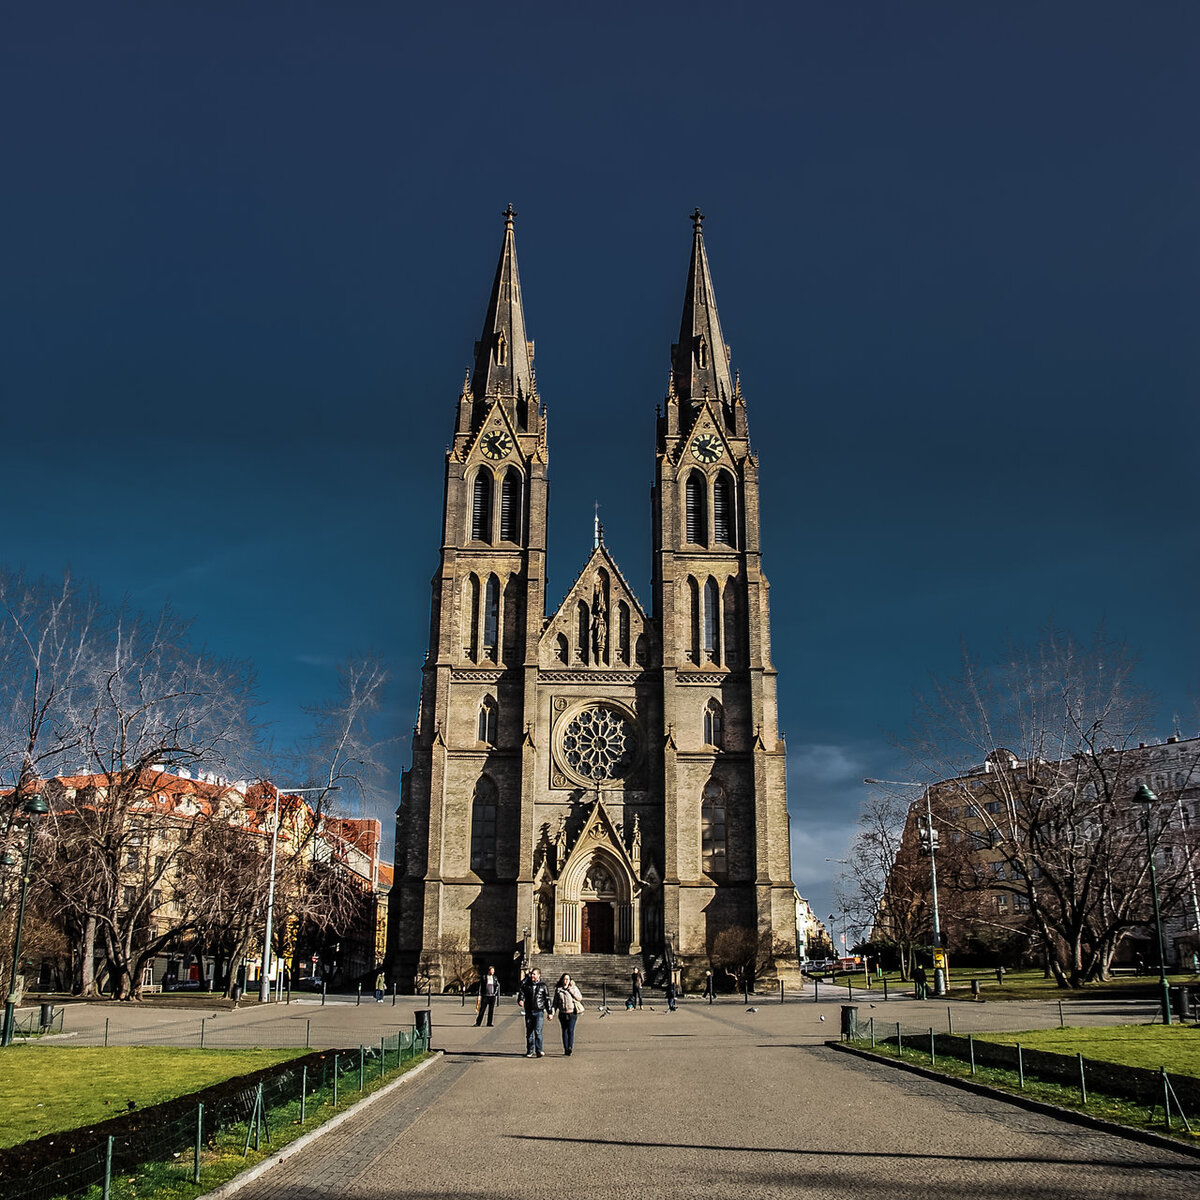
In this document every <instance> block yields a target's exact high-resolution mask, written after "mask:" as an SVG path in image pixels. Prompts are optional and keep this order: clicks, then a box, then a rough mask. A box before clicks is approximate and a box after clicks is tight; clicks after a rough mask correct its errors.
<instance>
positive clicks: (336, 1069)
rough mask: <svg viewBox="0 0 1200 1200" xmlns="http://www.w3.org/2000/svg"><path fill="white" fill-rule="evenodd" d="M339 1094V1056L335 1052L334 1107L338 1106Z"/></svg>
mask: <svg viewBox="0 0 1200 1200" xmlns="http://www.w3.org/2000/svg"><path fill="white" fill-rule="evenodd" d="M337 1094H338V1056H337V1055H336V1054H335V1055H334V1056H333V1107H334V1108H337V1102H338V1101H337Z"/></svg>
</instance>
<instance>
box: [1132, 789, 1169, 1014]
mask: <svg viewBox="0 0 1200 1200" xmlns="http://www.w3.org/2000/svg"><path fill="white" fill-rule="evenodd" d="M1133 798H1134V800H1135V801H1136V802H1137V803H1138V804H1144V805H1145V806H1146V857H1147V858H1148V859H1149V860H1150V890H1151V892H1152V893H1153V894H1154V926H1155V929H1156V931H1157V933H1158V987H1159V991H1160V992H1161V993H1162V1017H1163V1024H1164V1025H1170V1024H1171V992H1170V989H1169V988H1168V987H1167V953H1166V947H1165V944H1164V942H1163V925H1162V909H1161V908H1159V905H1158V875H1157V874H1156V873H1155V870H1154V841H1153V839H1152V838H1151V836H1150V814H1151V812H1152V811H1153V809H1154V805H1156V804H1157V803H1158V797H1157V796H1156V795H1155V794H1154V793H1153V792H1152V791H1151V790H1150V789H1149V788H1148V787H1147V786H1146V785H1145V784H1144V783H1143V784H1142V785H1141V787H1139V788H1138V790H1137V791H1136V792H1134V794H1133Z"/></svg>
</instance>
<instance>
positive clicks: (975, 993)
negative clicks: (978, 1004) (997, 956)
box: [971, 979, 979, 1000]
mask: <svg viewBox="0 0 1200 1200" xmlns="http://www.w3.org/2000/svg"><path fill="white" fill-rule="evenodd" d="M971 999H972V1000H978V999H979V980H978V979H972V980H971Z"/></svg>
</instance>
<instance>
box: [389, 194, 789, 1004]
mask: <svg viewBox="0 0 1200 1200" xmlns="http://www.w3.org/2000/svg"><path fill="white" fill-rule="evenodd" d="M514 215H515V214H514V213H513V212H512V209H511V206H510V208H509V210H508V211H507V212H506V213H505V230H504V238H503V243H502V246H501V251H500V260H499V264H498V266H497V269H496V276H495V281H494V283H493V287H492V293H491V298H490V302H489V304H488V309H487V316H486V318H485V322H484V327H483V334H482V336H481V338H480V340H479V341H478V342H477V343H476V346H475V363H474V370H473V371H470V372H468V375H467V378H466V380H465V381H464V384H463V387H462V391H461V394H460V396H459V398H458V404H457V409H456V412H455V416H454V437H453V442H452V444H451V445H450V447H449V450H448V451H447V455H446V473H445V502H444V512H443V523H442V549H441V560H440V564H439V566H438V570H437V572H436V574H435V576H434V580H433V602H432V615H431V621H430V638H429V652H428V656H427V659H426V663H425V667H424V671H423V679H422V688H421V699H420V707H419V711H418V716H417V723H416V727H415V730H414V737H413V753H412V763H411V766H410V768H409V769H408V770H407V771H406V772H405V774H404V777H403V781H402V786H401V802H400V807H399V808H398V810H397V825H396V879H395V885H394V887H393V889H392V892H391V897H390V912H389V955H388V958H389V964H388V965H389V970H390V972H391V974H392V976H393V977H394V978H395V979H396V980H397V981H398V982H399V983H400V985H401V986H402V987H411V986H414V985H415V984H417V983H424V982H425V981H429V982H430V983H431V984H432V986H433V987H435V988H437V987H439V986H441V985H444V984H446V983H448V982H450V981H451V978H452V976H453V974H454V973H455V971H456V970H460V969H461V964H462V962H463V960H464V957H466V956H468V955H469V959H470V960H473V961H474V962H475V963H476V964H478V965H480V966H482V965H484V964H487V965H494V966H495V967H496V969H497V971H498V973H500V974H501V975H502V977H504V978H505V980H506V983H508V984H509V985H511V984H512V983H513V982H515V979H516V975H517V972H518V971H519V969H520V967H521V965H522V963H523V962H526V963H532V964H533V965H537V964H538V961H539V958H540V959H541V961H542V962H543V963H544V965H545V966H546V967H548V968H550V967H552V968H553V969H555V970H557V969H565V970H570V971H571V973H572V975H574V976H576V977H578V978H582V979H588V978H589V970H588V968H589V966H592V967H599V966H601V965H603V967H604V971H602V972H599V973H600V974H605V973H609V974H617V975H623V976H624V978H625V979H626V980H627V979H628V971H629V969H631V967H632V965H633V964H634V963H636V964H638V965H641V966H642V967H643V969H644V970H646V971H647V972H648V975H649V978H651V979H652V980H653V979H660V980H661V979H663V978H665V975H666V974H667V973H671V972H674V973H676V975H677V977H682V979H683V982H684V983H685V985H691V984H694V983H695V981H696V979H698V978H702V977H703V973H704V971H705V969H706V968H707V967H708V965H709V958H710V954H711V953H712V951H713V949H714V945H715V943H716V940H717V938H718V936H719V935H721V934H722V933H723V932H725V941H726V943H728V942H729V941H730V940H731V939H732V940H733V941H739V940H740V941H741V942H742V943H743V944H745V943H746V942H747V941H752V942H753V943H754V945H755V947H756V950H757V953H758V955H759V960H760V963H762V962H765V963H766V964H767V973H790V972H792V971H794V970H795V968H796V951H795V909H794V899H793V886H792V881H791V866H790V847H789V830H788V816H787V793H786V761H785V748H784V745H783V742H782V741H781V739H780V737H779V733H778V727H777V724H778V723H777V713H776V677H775V670H774V668H773V667H772V665H771V656H770V636H769V604H768V585H767V581H766V578H765V576H764V575H763V571H762V563H761V546H760V539H759V519H758V462H757V459H756V457H755V456H754V454H753V452H752V450H751V445H750V440H749V430H748V426H747V418H746V402H745V397H744V396H743V394H742V391H741V387H740V383H739V381H738V379H737V377H736V376H735V375H733V374H732V373H731V370H730V365H729V352H728V348H727V346H726V345H725V342H724V340H723V338H722V335H721V327H720V322H719V320H718V316H717V307H716V301H715V296H714V293H713V287H712V281H711V278H710V275H709V268H708V258H707V253H706V250H705V244H704V236H703V231H702V220H703V218H702V216H701V214H700V212H699V210H697V212H696V213H695V214H694V215H693V240H692V254H691V263H690V267H689V271H688V280H687V287H686V293H685V298H684V306H683V319H682V323H681V328H680V334H679V341H678V342H677V343H676V344H675V345H674V346H673V347H672V350H671V372H670V377H669V380H668V386H667V395H666V398H665V401H664V403H663V404H662V405H661V406H660V409H659V415H658V421H657V429H656V439H655V444H654V445H653V447H651V446H650V445H647V447H646V449H647V454H649V453H650V451H651V449H653V453H654V456H655V476H654V479H655V482H654V487H653V491H652V520H653V569H652V582H651V590H652V595H651V598H650V607H649V608H648V609H647V608H645V607H644V606H643V604H642V602H641V601H640V600H639V598H638V597H637V596H636V595H635V594H634V592H633V589H632V588H631V587H630V586H629V584H628V582H627V581H626V579H625V578H624V576H623V575H622V574H621V570H620V568H619V567H618V565H617V563H616V561H615V559H614V558H613V556H612V554H611V552H610V551H609V548H608V547H607V546H606V545H605V544H604V539H603V534H602V531H601V529H600V526H599V524H598V523H597V525H596V530H595V535H594V537H593V545H592V548H591V554H590V556H589V557H588V558H587V560H586V562H584V563H583V566H582V569H581V570H580V572H579V574H578V576H577V577H576V579H575V582H574V584H573V586H572V587H571V589H570V590H569V592H568V593H567V595H566V598H565V599H564V600H563V601H562V603H561V604H559V606H558V607H557V608H556V609H555V610H554V611H552V612H547V598H546V595H545V585H546V555H547V545H546V525H547V468H548V463H549V445H548V439H547V426H546V407H545V405H544V404H543V402H542V400H541V397H540V396H539V394H538V390H537V385H536V380H535V375H534V369H533V343H532V342H531V341H529V340H528V338H527V336H526V331H525V318H524V312H523V307H522V301H521V287H520V280H519V276H518V271H517V257H516V245H515V240H514V233H513V216H514ZM649 424H650V423H649V421H647V428H648V429H649ZM647 440H649V439H647ZM454 964H457V965H454ZM591 974H592V975H594V974H596V972H595V971H593V972H592V973H591Z"/></svg>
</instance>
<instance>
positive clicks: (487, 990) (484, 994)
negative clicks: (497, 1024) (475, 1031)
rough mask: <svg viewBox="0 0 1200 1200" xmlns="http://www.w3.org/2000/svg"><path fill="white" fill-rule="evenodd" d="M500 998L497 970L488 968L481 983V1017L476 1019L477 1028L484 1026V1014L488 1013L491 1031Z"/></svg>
mask: <svg viewBox="0 0 1200 1200" xmlns="http://www.w3.org/2000/svg"><path fill="white" fill-rule="evenodd" d="M499 996H500V980H498V979H497V978H496V968H495V967H488V969H487V974H486V975H485V976H484V977H483V979H482V980H481V981H480V983H479V1015H478V1016H477V1017H476V1018H475V1024H476V1026H479V1025H482V1024H483V1014H484V1013H487V1023H488V1028H489V1029H491V1027H492V1018H493V1017H494V1016H495V1015H496V1001H497V999H498V998H499Z"/></svg>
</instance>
